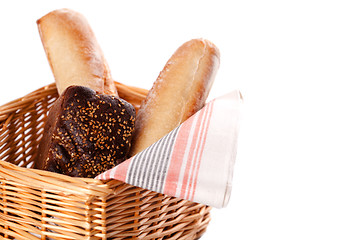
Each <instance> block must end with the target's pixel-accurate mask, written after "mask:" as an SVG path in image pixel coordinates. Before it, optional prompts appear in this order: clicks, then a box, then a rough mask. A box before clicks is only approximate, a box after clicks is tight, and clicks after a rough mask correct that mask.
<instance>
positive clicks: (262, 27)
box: [0, 0, 360, 240]
mask: <svg viewBox="0 0 360 240" xmlns="http://www.w3.org/2000/svg"><path fill="white" fill-rule="evenodd" d="M9 2H10V1H9ZM62 7H67V8H72V9H74V10H77V11H79V12H81V13H83V14H84V15H85V16H86V17H87V19H88V20H89V22H90V24H91V26H92V28H93V30H94V32H95V34H96V36H97V38H98V41H99V42H100V45H101V46H102V48H103V51H104V53H105V57H106V58H107V60H108V62H109V65H110V68H111V70H112V75H113V77H114V78H115V79H116V80H117V81H120V82H123V83H125V84H129V85H135V86H141V87H144V88H150V87H151V85H152V83H153V81H154V80H155V79H156V77H157V75H158V73H159V72H160V71H161V69H162V68H163V66H164V64H165V63H166V61H167V59H168V58H169V57H170V56H171V54H172V53H173V52H174V51H175V50H176V48H177V47H179V46H180V45H181V44H182V43H184V42H185V41H187V40H190V39H192V38H198V37H203V38H207V39H209V40H211V41H212V42H214V43H215V44H216V45H217V46H218V48H219V49H220V51H221V66H220V69H219V72H218V75H217V78H216V80H215V84H214V86H213V89H212V92H211V93H210V96H209V99H212V98H214V97H216V96H220V95H222V94H224V93H227V92H229V91H231V90H233V89H239V90H241V92H242V94H243V97H244V100H245V101H244V113H243V116H244V119H243V122H242V131H241V135H240V139H239V151H238V159H237V162H236V167H235V173H234V182H233V192H232V197H231V199H230V203H229V205H228V206H227V208H225V209H220V210H218V209H214V210H213V211H212V221H211V223H210V225H209V227H208V231H207V232H206V233H205V235H204V237H203V239H204V240H211V239H244V240H245V239H246V240H250V239H252V240H260V239H261V240H263V239H277V240H280V239H284V240H285V239H286V240H287V239H327V240H328V239H347V240H349V239H359V238H360V186H359V185H360V184H359V183H360V164H359V161H360V153H359V146H360V114H359V111H360V93H359V91H360V88H359V85H358V82H359V80H360V71H359V66H360V47H359V46H360V34H359V31H360V8H359V5H358V4H357V1H331V0H328V1H317V0H312V1H308V0H302V1H257V0H253V1H238V2H237V3H236V4H235V1H234V2H230V1H218V2H213V1H131V2H130V1H96V2H95V1H54V2H52V3H47V1H31V3H30V1H28V2H25V1H23V2H21V1H12V2H11V3H6V4H4V3H3V2H2V3H1V5H0V26H1V28H0V29H1V35H0V36H1V38H0V43H1V44H0V66H1V67H0V69H1V80H0V81H1V88H0V104H4V103H5V102H7V101H10V100H13V99H15V98H18V97H21V96H23V95H24V94H25V93H28V92H30V91H32V90H35V89H37V88H39V87H42V86H44V85H46V84H49V83H51V82H53V76H52V73H51V71H50V68H49V66H48V63H47V60H46V57H45V54H44V51H43V48H42V45H41V42H40V38H39V36H38V32H37V26H36V24H35V21H36V20H37V19H38V18H40V17H41V16H42V15H44V14H46V13H47V12H49V11H51V10H54V9H57V8H62ZM229 117H230V116H229ZM220 160H221V159H219V161H220Z"/></svg>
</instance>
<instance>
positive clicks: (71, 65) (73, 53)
mask: <svg viewBox="0 0 360 240" xmlns="http://www.w3.org/2000/svg"><path fill="white" fill-rule="evenodd" d="M37 25H38V29H39V33H40V38H41V41H42V43H43V46H44V50H45V53H46V56H47V59H48V61H49V64H50V67H51V70H52V72H53V74H54V77H55V82H56V86H57V89H58V92H59V95H60V94H61V93H62V92H63V91H64V90H65V89H66V88H68V87H69V86H72V85H78V86H84V87H89V88H91V89H93V90H95V91H97V92H98V93H101V94H103V93H105V94H110V95H113V96H117V92H116V88H115V85H114V82H113V80H112V78H111V75H110V70H109V68H108V66H107V63H106V60H105V58H104V55H103V52H102V50H101V48H100V45H99V43H98V42H97V40H96V38H95V35H94V32H93V31H92V29H91V27H90V25H89V23H88V22H87V20H86V19H85V17H84V16H83V15H81V14H80V13H78V12H75V11H73V10H70V9H59V10H55V11H52V12H50V13H48V14H46V15H45V16H43V17H42V18H40V19H39V20H37Z"/></svg>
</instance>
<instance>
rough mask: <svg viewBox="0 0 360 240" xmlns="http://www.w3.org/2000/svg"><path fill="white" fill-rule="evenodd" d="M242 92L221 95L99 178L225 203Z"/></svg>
mask: <svg viewBox="0 0 360 240" xmlns="http://www.w3.org/2000/svg"><path fill="white" fill-rule="evenodd" d="M241 102H242V98H241V94H240V92H239V91H233V92H230V93H228V94H226V95H224V96H222V97H219V98H216V99H214V100H212V101H210V102H209V103H207V104H206V105H205V107H204V108H202V109H201V110H200V111H198V112H197V113H195V114H194V115H193V116H192V117H190V118H189V119H188V120H186V121H185V122H184V123H182V124H181V125H180V126H179V127H177V128H176V129H174V130H173V131H171V132H170V133H169V134H167V135H166V136H164V137H163V138H162V139H160V140H159V141H157V142H156V143H154V144H153V145H151V146H150V147H148V148H147V149H145V150H144V151H142V152H140V153H138V154H136V155H135V156H133V157H131V158H130V159H128V160H126V161H124V162H123V163H121V164H119V165H118V166H116V167H114V168H113V169H110V170H108V171H106V172H104V173H102V174H101V175H99V176H97V178H98V179H102V180H106V179H117V180H120V181H123V182H126V183H128V184H131V185H134V186H137V187H141V188H145V189H149V190H152V191H155V192H159V193H163V194H166V195H169V196H173V197H179V198H182V199H186V200H190V201H194V202H198V203H202V204H206V205H210V206H213V207H216V208H222V207H225V206H226V205H227V203H228V200H229V197H230V192H231V182H232V174H233V165H234V162H235V159H236V150H237V138H238V130H239V122H240V116H241Z"/></svg>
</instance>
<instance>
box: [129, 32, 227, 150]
mask: <svg viewBox="0 0 360 240" xmlns="http://www.w3.org/2000/svg"><path fill="white" fill-rule="evenodd" d="M219 59H220V54H219V50H218V49H217V47H216V46H215V45H214V44H213V43H211V42H210V41H208V40H203V39H193V40H190V41H188V42H186V43H185V44H183V45H182V46H181V47H179V48H178V49H177V51H176V52H175V53H174V54H173V55H172V57H171V58H170V59H169V61H168V62H167V63H166V65H165V67H164V69H163V70H162V71H161V73H160V75H159V77H158V78H157V80H156V81H155V83H154V85H153V87H152V88H151V90H150V91H149V93H148V95H147V97H146V99H145V101H144V102H143V103H142V104H141V106H140V109H139V111H138V114H137V116H136V120H135V132H134V135H133V141H132V147H131V150H130V155H131V156H132V155H135V154H136V153H139V152H141V151H142V150H144V149H145V148H147V147H149V146H150V145H151V144H153V143H154V142H156V141H157V140H159V139H160V138H161V137H163V136H164V135H166V134H167V133H169V132H170V131H171V130H173V129H174V128H176V127H177V126H178V125H180V124H181V123H182V122H184V121H185V120H186V119H187V118H189V117H190V116H191V115H193V114H194V113H195V112H197V111H198V110H200V109H201V108H202V107H203V106H204V104H205V102H206V98H207V96H208V94H209V91H210V89H211V86H212V83H213V80H214V78H215V75H216V72H217V69H218V67H219V62H220V60H219Z"/></svg>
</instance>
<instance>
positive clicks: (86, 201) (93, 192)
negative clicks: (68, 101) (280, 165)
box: [0, 83, 210, 240]
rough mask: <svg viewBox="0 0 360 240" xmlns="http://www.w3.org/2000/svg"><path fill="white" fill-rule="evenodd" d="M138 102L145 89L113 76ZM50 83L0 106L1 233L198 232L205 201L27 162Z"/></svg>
mask: <svg viewBox="0 0 360 240" xmlns="http://www.w3.org/2000/svg"><path fill="white" fill-rule="evenodd" d="M116 87H117V89H118V91H119V95H120V97H122V98H124V99H125V100H127V101H129V102H130V103H132V104H133V105H134V106H135V108H136V109H137V108H138V106H139V104H140V103H141V101H142V100H143V99H144V97H145V96H146V93H147V91H146V90H143V89H140V88H135V87H128V86H125V85H122V84H120V83H116ZM57 97H58V94H57V90H56V86H55V84H50V85H48V86H46V87H43V88H41V89H39V90H37V91H34V92H32V93H30V94H28V95H26V96H24V97H23V98H20V99H17V100H15V101H12V102H10V103H8V104H5V105H3V106H1V107H0V160H2V161H0V239H24V240H25V239H26V240H29V239H30V240H32V239H34V240H38V239H42V240H45V239H63V240H65V239H114V240H115V239H197V238H199V237H200V236H201V235H202V234H203V233H204V231H205V230H206V227H207V225H208V223H209V221H210V207H208V206H205V205H202V204H197V203H193V202H189V201H186V200H182V199H178V198H174V197H168V196H165V195H163V194H158V193H155V192H152V191H149V190H145V189H142V188H138V187H134V186H131V185H128V184H125V183H122V182H119V181H116V180H109V181H100V180H95V179H87V178H73V177H68V176H64V175H61V174H57V173H52V172H47V171H42V170H37V169H32V166H33V163H34V157H35V154H36V150H37V147H38V144H39V141H40V139H41V136H42V133H43V128H44V125H45V120H46V114H47V112H48V110H49V108H50V107H51V106H52V104H53V103H54V101H55V100H56V99H57Z"/></svg>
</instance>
